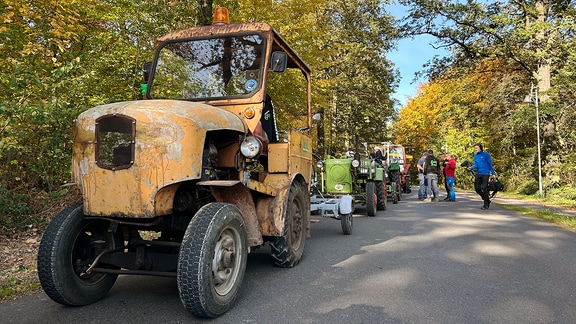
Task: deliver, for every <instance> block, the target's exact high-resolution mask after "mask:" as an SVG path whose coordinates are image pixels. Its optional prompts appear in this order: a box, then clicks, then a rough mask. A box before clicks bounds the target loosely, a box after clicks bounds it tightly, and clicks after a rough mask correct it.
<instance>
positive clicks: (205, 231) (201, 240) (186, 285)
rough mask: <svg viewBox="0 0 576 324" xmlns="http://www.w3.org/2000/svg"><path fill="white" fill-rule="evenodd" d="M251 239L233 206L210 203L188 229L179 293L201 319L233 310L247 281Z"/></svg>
mask: <svg viewBox="0 0 576 324" xmlns="http://www.w3.org/2000/svg"><path fill="white" fill-rule="evenodd" d="M247 258H248V239H247V234H246V225H245V223H244V219H243V218H242V214H241V213H240V211H239V210H238V208H236V207H235V206H233V205H230V204H225V203H209V204H207V205H205V206H204V207H202V208H201V209H200V210H199V211H198V212H197V213H196V215H194V218H192V221H191V222H190V224H189V225H188V228H187V229H186V232H185V234H184V238H183V239H182V246H181V247H180V254H179V255H178V274H177V282H178V291H179V293H180V300H181V301H182V304H183V305H184V307H185V308H186V309H187V310H188V311H189V312H190V313H192V314H194V315H195V316H198V317H217V316H218V315H221V314H223V313H224V312H226V311H227V310H229V309H230V307H232V305H233V304H234V302H235V301H236V299H237V298H238V293H239V292H240V286H241V284H242V280H243V279H244V272H245V270H246V260H247Z"/></svg>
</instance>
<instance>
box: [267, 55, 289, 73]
mask: <svg viewBox="0 0 576 324" xmlns="http://www.w3.org/2000/svg"><path fill="white" fill-rule="evenodd" d="M287 64H288V55H286V53H284V52H281V51H275V52H272V57H271V59H270V68H269V69H268V70H270V71H272V72H276V73H283V72H284V71H286V66H287Z"/></svg>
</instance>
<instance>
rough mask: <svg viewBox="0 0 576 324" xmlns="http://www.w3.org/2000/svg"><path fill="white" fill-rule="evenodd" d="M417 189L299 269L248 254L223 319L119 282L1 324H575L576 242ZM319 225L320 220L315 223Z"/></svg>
mask: <svg viewBox="0 0 576 324" xmlns="http://www.w3.org/2000/svg"><path fill="white" fill-rule="evenodd" d="M416 196H417V195H416V193H415V191H413V193H412V194H409V195H404V196H403V198H404V199H403V200H402V201H401V202H400V203H399V204H396V205H394V204H392V203H391V202H389V203H388V209H387V210H386V211H379V212H378V214H377V216H376V217H367V216H366V215H365V209H363V208H362V207H361V206H359V207H358V208H357V210H356V212H357V214H355V216H354V230H353V233H352V235H343V234H342V231H341V228H340V222H339V221H336V220H333V219H321V220H320V221H319V222H318V223H314V224H313V225H312V237H310V238H308V239H307V241H306V251H305V254H304V258H303V260H302V261H301V263H300V264H299V265H298V266H296V267H295V268H292V269H282V268H277V267H275V266H274V265H273V264H272V262H271V260H270V250H269V248H268V247H263V248H261V249H259V250H257V251H255V252H253V253H252V254H250V256H249V260H248V267H247V270H246V277H245V281H244V283H243V288H242V292H241V296H240V299H239V301H238V303H237V304H236V305H235V306H234V307H233V308H232V309H231V310H230V311H229V312H227V313H226V314H224V315H222V316H220V317H219V318H217V319H215V320H204V319H198V318H195V317H193V316H192V315H190V314H189V313H187V312H186V310H185V309H184V308H183V306H182V305H181V303H180V300H179V297H178V289H177V286H176V280H175V279H172V278H156V277H143V276H137V277H133V276H121V277H120V278H119V279H118V281H117V283H116V285H115V286H114V287H113V288H112V290H111V291H110V293H109V294H108V295H107V296H106V298H105V299H103V300H101V301H100V302H98V303H95V304H93V305H89V306H85V307H65V306H62V305H59V304H57V303H55V302H53V301H52V300H50V299H49V298H48V297H47V296H46V295H45V294H44V293H37V294H34V295H30V296H26V297H23V298H20V299H17V300H15V301H11V302H7V303H4V304H0V323H56V322H59V323H204V322H212V323H275V324H277V323H443V324H444V323H466V324H469V323H575V322H576V306H574V303H575V299H576V280H575V278H576V244H575V243H576V233H572V232H569V231H567V230H564V229H561V228H558V227H555V226H553V225H550V224H546V223H543V222H540V221H537V220H534V219H531V218H527V217H524V216H521V215H518V214H516V213H514V212H512V211H509V210H506V209H503V208H501V207H499V206H497V205H495V204H493V206H492V207H491V208H490V209H489V210H481V209H480V207H481V206H482V202H481V201H480V200H479V199H478V198H477V197H475V196H474V195H459V196H458V201H457V202H455V203H448V202H438V203H426V202H420V201H418V200H417V197H416ZM316 219H317V218H316Z"/></svg>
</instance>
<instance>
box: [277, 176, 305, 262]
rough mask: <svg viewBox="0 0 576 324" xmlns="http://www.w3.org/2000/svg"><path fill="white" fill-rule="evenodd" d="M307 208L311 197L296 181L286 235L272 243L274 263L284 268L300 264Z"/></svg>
mask: <svg viewBox="0 0 576 324" xmlns="http://www.w3.org/2000/svg"><path fill="white" fill-rule="evenodd" d="M306 206H310V197H309V196H308V194H306V189H305V185H304V184H303V183H302V182H300V181H294V182H293V183H292V186H291V187H290V193H289V195H288V204H287V206H286V214H285V216H284V233H283V235H282V236H280V237H278V238H276V239H275V240H274V241H272V242H270V248H271V254H272V258H273V259H274V263H275V264H276V265H277V266H280V267H283V268H291V267H293V266H295V265H297V264H298V262H300V259H301V258H302V255H303V254H304V245H305V243H306V220H307V216H306V213H307V211H308V209H307V207H306Z"/></svg>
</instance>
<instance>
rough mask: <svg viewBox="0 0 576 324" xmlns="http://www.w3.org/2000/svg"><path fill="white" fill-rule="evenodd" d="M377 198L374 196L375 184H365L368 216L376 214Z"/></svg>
mask: <svg viewBox="0 0 576 324" xmlns="http://www.w3.org/2000/svg"><path fill="white" fill-rule="evenodd" d="M377 204H378V198H377V197H376V186H375V185H374V182H368V183H367V184H366V214H368V216H376V205H377Z"/></svg>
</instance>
